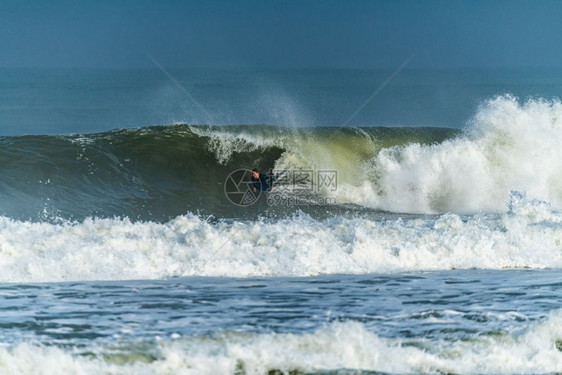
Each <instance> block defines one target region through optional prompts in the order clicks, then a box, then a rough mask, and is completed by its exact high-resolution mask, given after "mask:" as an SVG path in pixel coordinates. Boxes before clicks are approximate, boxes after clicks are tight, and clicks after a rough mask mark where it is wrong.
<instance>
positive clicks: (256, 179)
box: [252, 168, 273, 193]
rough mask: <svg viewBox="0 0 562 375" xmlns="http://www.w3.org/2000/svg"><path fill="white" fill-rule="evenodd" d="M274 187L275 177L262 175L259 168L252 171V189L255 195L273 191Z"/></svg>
mask: <svg viewBox="0 0 562 375" xmlns="http://www.w3.org/2000/svg"><path fill="white" fill-rule="evenodd" d="M272 185H273V176H271V175H268V174H263V173H260V171H258V169H257V168H254V169H253V170H252V189H253V191H254V193H257V192H262V191H271V188H272V187H273V186H272Z"/></svg>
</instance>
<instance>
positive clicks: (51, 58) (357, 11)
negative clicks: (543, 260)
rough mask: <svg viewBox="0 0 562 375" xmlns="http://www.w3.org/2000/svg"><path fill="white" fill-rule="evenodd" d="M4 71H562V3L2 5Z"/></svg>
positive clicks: (0, 58)
mask: <svg viewBox="0 0 562 375" xmlns="http://www.w3.org/2000/svg"><path fill="white" fill-rule="evenodd" d="M0 46H1V51H0V67H94V68H148V67H153V64H152V62H151V61H150V60H149V59H148V58H147V57H146V53H149V54H151V55H152V56H154V57H155V58H156V60H158V61H160V62H161V63H162V64H163V65H165V66H167V67H281V68H283V67H291V68H308V67H313V68H364V67H367V68H370V67H373V68H378V67H384V68H391V67H392V68H395V67H396V66H398V65H400V64H401V63H402V62H404V61H405V60H406V59H407V58H408V57H410V56H411V55H415V58H414V60H413V61H412V62H411V64H410V66H409V67H421V68H432V67H434V68H455V67H478V68H480V67H562V1H511V0H510V1H499V0H498V1H450V0H447V1H401V0H392V1H374V0H373V1H362V0H355V1H330V0H323V1H320V0H318V1H309V0H297V1H270V0H255V1H254V0H248V1H239V0H233V1H216V0H211V1H165V0H164V1H118V0H112V1H105V0H101V1H65V0H62V1H25V0H23V1H22V0H20V1H17V0H0Z"/></svg>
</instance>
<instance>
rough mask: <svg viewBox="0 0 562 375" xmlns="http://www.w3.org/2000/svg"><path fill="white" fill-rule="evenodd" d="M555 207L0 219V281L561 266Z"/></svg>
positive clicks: (518, 203) (561, 235) (520, 201)
mask: <svg viewBox="0 0 562 375" xmlns="http://www.w3.org/2000/svg"><path fill="white" fill-rule="evenodd" d="M560 223H562V214H560V213H559V212H556V211H552V209H551V207H550V206H549V205H548V204H547V203H544V202H539V201H534V200H529V199H527V198H525V197H524V196H523V195H522V194H520V193H513V195H512V203H511V210H510V211H509V212H508V213H505V214H482V215H476V216H471V217H463V216H459V215H456V214H446V215H442V216H440V217H438V218H423V217H418V218H412V219H397V220H371V219H369V218H345V217H335V218H332V219H325V220H321V221H319V220H316V219H314V218H312V217H310V216H308V215H305V214H302V215H299V216H295V217H293V218H288V219H283V220H275V221H265V220H258V221H230V222H227V221H219V222H209V221H206V220H204V219H202V218H200V217H198V216H195V215H187V216H179V217H177V218H175V219H174V220H171V221H169V222H167V223H156V222H131V221H130V220H128V219H87V220H85V221H83V222H80V223H62V224H55V223H32V222H21V221H13V220H10V219H6V218H2V219H0V239H1V241H0V267H1V269H2V273H1V274H0V281H1V282H48V281H71V280H124V279H162V278H171V277H180V276H192V275H198V276H228V277H249V276H290V277H294V276H311V275H319V274H363V273H385V272H398V271H418V270H447V269H452V268H457V269H461V268H462V269H469V268H483V269H502V268H560V267H562V252H561V251H560V250H561V249H562V226H561V225H560Z"/></svg>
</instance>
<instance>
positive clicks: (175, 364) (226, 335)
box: [0, 311, 562, 375]
mask: <svg viewBox="0 0 562 375" xmlns="http://www.w3.org/2000/svg"><path fill="white" fill-rule="evenodd" d="M561 327H562V314H561V313H560V312H559V311H557V312H553V313H551V314H550V316H549V317H548V318H547V319H545V320H544V321H542V322H539V323H535V324H532V325H531V326H530V327H528V329H527V330H526V331H524V332H511V333H509V332H502V333H496V334H483V335H479V336H473V337H469V338H465V339H463V340H454V341H451V340H435V341H431V340H429V339H424V338H411V339H397V338H385V337H380V336H378V335H376V334H375V333H372V332H370V331H369V330H367V329H366V327H365V326H364V325H363V324H361V323H358V322H351V321H348V322H337V323H331V324H329V325H327V326H325V327H324V328H321V329H318V330H317V331H315V332H311V333H304V334H300V335H297V334H274V333H271V334H268V333H261V334H260V333H241V332H223V333H219V334H216V335H214V336H211V337H203V336H202V337H198V336H195V337H185V338H181V337H180V336H179V335H173V337H172V338H167V339H159V338H157V340H154V341H151V342H146V343H137V344H135V343H134V342H133V343H128V344H127V345H125V344H124V343H122V344H121V345H119V343H115V344H114V345H112V346H110V347H104V346H100V345H97V346H96V345H95V344H94V345H92V347H88V348H87V351H88V353H89V354H87V355H84V354H82V353H80V351H79V350H77V349H75V350H64V349H61V348H56V347H42V346H34V345H30V344H20V345H17V346H15V347H11V348H0V369H1V370H2V373H4V374H27V373H36V374H45V375H48V374H58V373H60V372H61V371H62V372H64V373H66V374H110V373H120V374H154V373H157V374H219V373H220V374H245V375H254V374H255V375H257V374H265V373H267V372H268V371H272V370H277V371H283V373H289V372H290V371H293V372H296V371H299V372H298V373H301V372H302V373H305V372H306V373H317V372H322V371H329V370H342V369H347V370H355V371H359V370H361V371H381V372H386V373H457V374H473V373H483V374H510V373H547V372H548V373H551V372H560V371H562V362H561V361H560V356H561V355H562V353H560V349H558V346H560V342H561V340H562V328H561ZM137 347H138V350H137Z"/></svg>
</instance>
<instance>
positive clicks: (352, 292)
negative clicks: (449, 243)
mask: <svg viewBox="0 0 562 375" xmlns="http://www.w3.org/2000/svg"><path fill="white" fill-rule="evenodd" d="M559 276H560V273H559V272H558V271H554V270H542V271H536V270H517V271H514V270H511V271H505V270H504V271H482V270H467V271H440V272H413V273H397V274H369V275H360V276H346V275H325V276H317V277H305V278H302V277H297V278H286V277H285V278H242V279H240V278H227V279H225V278H208V277H189V278H178V279H172V280H153V281H112V282H89V283H84V282H76V283H55V284H27V283H23V284H3V285H2V287H1V288H0V304H1V306H2V308H1V311H2V315H1V320H0V327H1V328H2V331H1V336H0V339H1V340H2V342H3V348H0V358H1V359H2V361H0V368H1V369H2V372H3V373H19V372H20V371H21V372H24V373H25V372H27V373H29V372H33V371H35V370H37V369H39V368H41V366H44V365H45V361H47V362H50V361H56V362H57V363H59V366H58V368H57V369H53V370H50V371H49V370H46V371H42V373H60V372H57V371H61V370H63V371H64V372H67V373H82V372H86V373H131V374H133V373H134V374H145V373H146V374H152V373H165V374H176V373H187V374H217V373H224V374H227V373H236V374H265V373H268V371H273V370H279V371H285V373H289V372H290V371H292V372H291V373H307V374H319V373H323V374H325V373H330V374H336V373H338V374H351V373H353V374H363V373H365V374H367V373H372V372H377V373H381V372H384V373H413V372H435V373H450V372H454V373H493V374H498V373H510V372H517V373H537V372H556V371H561V369H562V367H561V366H562V361H561V360H560V356H561V355H562V352H561V350H562V330H561V328H560V327H561V326H562V325H561V324H560V323H561V319H562V315H561V314H560V312H558V309H559V307H560V300H561V298H562V295H561V293H560V285H561V283H560V277H559ZM40 372H41V371H40Z"/></svg>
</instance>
